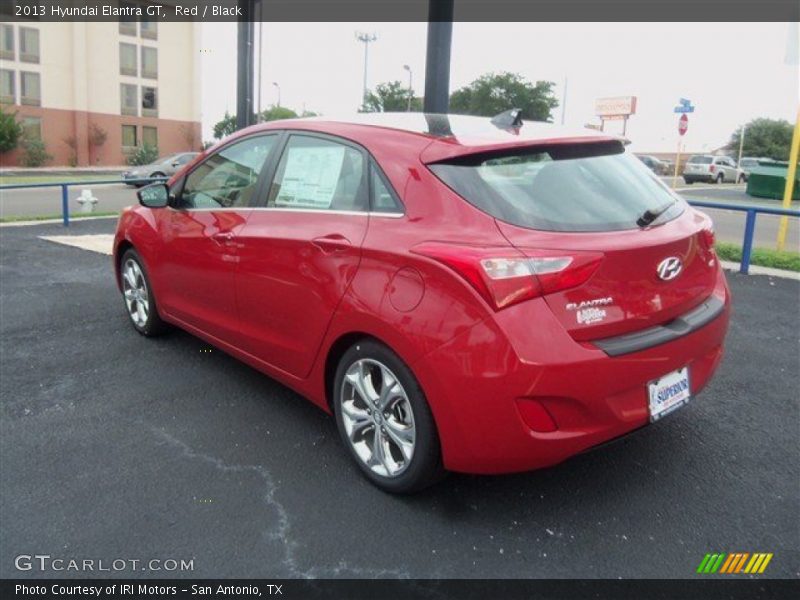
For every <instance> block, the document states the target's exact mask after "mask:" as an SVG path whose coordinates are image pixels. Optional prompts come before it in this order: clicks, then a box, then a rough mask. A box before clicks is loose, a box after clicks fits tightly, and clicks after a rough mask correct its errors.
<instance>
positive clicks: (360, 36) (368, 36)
mask: <svg viewBox="0 0 800 600" xmlns="http://www.w3.org/2000/svg"><path fill="white" fill-rule="evenodd" d="M356 39H357V40H358V41H359V42H362V43H363V44H364V91H363V92H362V94H361V106H362V107H364V106H366V105H367V64H368V63H369V45H370V42H374V41H375V40H377V39H378V36H377V35H376V34H374V33H362V32H360V31H356Z"/></svg>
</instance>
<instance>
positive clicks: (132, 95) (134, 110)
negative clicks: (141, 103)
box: [119, 83, 139, 117]
mask: <svg viewBox="0 0 800 600" xmlns="http://www.w3.org/2000/svg"><path fill="white" fill-rule="evenodd" d="M119 96H120V113H121V114H123V115H129V116H132V117H136V116H139V110H138V98H137V97H136V86H135V85H132V84H130V83H121V84H120V86H119Z"/></svg>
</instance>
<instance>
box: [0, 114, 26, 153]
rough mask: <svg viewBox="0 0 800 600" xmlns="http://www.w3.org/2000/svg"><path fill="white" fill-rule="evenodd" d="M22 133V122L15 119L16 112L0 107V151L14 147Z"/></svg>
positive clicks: (6, 150)
mask: <svg viewBox="0 0 800 600" xmlns="http://www.w3.org/2000/svg"><path fill="white" fill-rule="evenodd" d="M22 134H23V130H22V124H21V123H20V122H19V121H17V113H15V112H13V113H8V112H6V111H4V110H3V109H2V108H0V153H3V152H8V151H9V150H13V149H14V148H16V147H17V144H19V142H20V140H21V138H22Z"/></svg>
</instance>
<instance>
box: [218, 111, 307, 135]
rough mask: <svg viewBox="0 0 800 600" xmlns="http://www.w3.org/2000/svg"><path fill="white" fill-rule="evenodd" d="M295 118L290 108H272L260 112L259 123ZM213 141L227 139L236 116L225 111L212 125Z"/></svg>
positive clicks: (232, 128)
mask: <svg viewBox="0 0 800 600" xmlns="http://www.w3.org/2000/svg"><path fill="white" fill-rule="evenodd" d="M303 116H304V117H308V116H314V113H308V114H306V113H304V114H303ZM295 118H297V113H296V112H295V111H293V110H292V109H291V108H286V107H285V106H272V107H271V108H268V109H267V110H262V111H261V119H260V121H261V122H265V121H277V120H278V119H295ZM213 131H214V139H217V140H221V139H222V138H224V137H228V136H229V135H231V134H232V133H233V132H235V131H236V115H231V114H229V113H228V111H227V110H226V111H225V116H224V117H223V118H222V120H221V121H219V122H218V123H216V124H215V125H214V130H213Z"/></svg>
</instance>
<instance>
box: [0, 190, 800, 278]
mask: <svg viewBox="0 0 800 600" xmlns="http://www.w3.org/2000/svg"><path fill="white" fill-rule="evenodd" d="M168 179H169V178H168V177H154V178H152V179H112V180H97V181H64V182H54V183H15V184H10V185H0V192H3V191H4V190H14V189H24V188H38V187H60V188H61V218H62V221H63V222H64V227H69V191H68V190H69V187H70V186H74V185H82V186H88V185H109V184H116V183H129V184H137V183H140V184H143V185H146V184H148V183H155V182H158V181H167V180H168ZM687 201H688V200H687ZM688 202H689V204H691V205H692V206H698V207H701V208H715V209H719V210H735V211H738V212H743V213H747V214H746V217H745V222H744V240H743V241H742V262H741V264H740V266H739V272H740V273H744V274H745V275H746V274H747V273H748V272H749V271H750V257H751V255H752V252H753V234H754V233H755V229H756V216H757V215H758V213H763V214H767V215H776V216H781V217H795V218H798V217H800V210H788V209H784V208H769V207H766V206H764V207H762V206H741V205H738V204H725V203H720V202H700V201H695V200H691V201H688Z"/></svg>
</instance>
